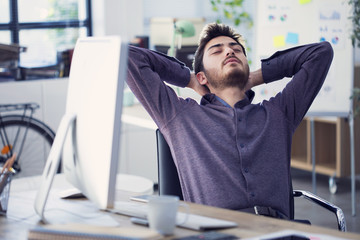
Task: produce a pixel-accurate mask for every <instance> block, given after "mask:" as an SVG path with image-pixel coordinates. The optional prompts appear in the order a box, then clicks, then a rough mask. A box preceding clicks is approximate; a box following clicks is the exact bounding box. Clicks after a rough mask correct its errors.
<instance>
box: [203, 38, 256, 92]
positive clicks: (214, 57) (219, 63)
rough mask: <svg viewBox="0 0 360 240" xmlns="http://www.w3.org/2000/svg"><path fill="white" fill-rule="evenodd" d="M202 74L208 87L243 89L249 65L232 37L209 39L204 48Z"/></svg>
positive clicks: (247, 76)
mask: <svg viewBox="0 0 360 240" xmlns="http://www.w3.org/2000/svg"><path fill="white" fill-rule="evenodd" d="M203 64H204V75H205V78H206V80H207V83H208V85H209V88H210V89H211V88H214V89H215V88H216V89H220V90H221V89H224V88H227V87H239V88H240V89H243V88H244V86H245V85H246V83H247V81H248V78H249V65H248V61H247V58H246V56H245V53H244V52H243V49H242V47H241V46H240V45H239V44H238V43H237V42H236V41H235V40H234V39H232V38H230V37H225V36H219V37H216V38H213V39H211V40H210V41H209V42H208V43H207V44H206V46H205V49H204V57H203Z"/></svg>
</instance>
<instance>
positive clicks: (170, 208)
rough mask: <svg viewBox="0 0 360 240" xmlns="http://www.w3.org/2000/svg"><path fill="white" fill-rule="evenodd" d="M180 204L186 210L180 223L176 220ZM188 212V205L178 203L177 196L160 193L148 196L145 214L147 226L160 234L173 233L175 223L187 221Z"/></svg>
mask: <svg viewBox="0 0 360 240" xmlns="http://www.w3.org/2000/svg"><path fill="white" fill-rule="evenodd" d="M180 205H181V206H184V207H186V211H187V212H186V215H185V217H184V219H183V221H182V222H181V223H179V222H177V221H176V215H177V211H178V208H179V206H180ZM188 212H189V206H188V205H187V204H185V203H180V202H179V197H177V196H170V195H162V196H151V197H149V202H148V214H147V218H148V221H149V226H150V228H151V229H154V230H156V231H157V232H159V233H160V234H163V235H171V234H173V233H174V229H175V225H176V224H184V223H185V222H186V221H187V218H188V215H189V213H188Z"/></svg>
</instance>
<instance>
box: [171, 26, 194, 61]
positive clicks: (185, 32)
mask: <svg viewBox="0 0 360 240" xmlns="http://www.w3.org/2000/svg"><path fill="white" fill-rule="evenodd" d="M193 36H195V27H194V24H192V22H190V21H187V20H179V21H176V20H175V21H174V31H173V37H172V43H171V46H170V49H169V50H170V51H169V53H168V55H169V56H172V57H174V56H175V40H176V38H177V37H180V40H179V42H178V47H177V48H179V49H180V48H181V39H182V38H183V37H185V38H186V37H193Z"/></svg>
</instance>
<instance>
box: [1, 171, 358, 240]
mask: <svg viewBox="0 0 360 240" xmlns="http://www.w3.org/2000/svg"><path fill="white" fill-rule="evenodd" d="M39 181H40V178H39V177H30V178H23V179H16V180H14V181H13V182H12V186H11V194H10V202H9V207H8V213H7V216H6V217H0V239H10V240H11V239H26V238H27V233H28V230H29V229H31V228H33V227H34V226H36V225H39V224H41V223H40V222H39V220H40V219H39V217H38V216H37V215H36V214H35V211H34V208H33V205H34V198H35V195H36V189H37V188H38V186H39ZM69 187H71V186H70V185H69V184H68V183H67V182H65V181H64V178H63V176H61V175H57V176H56V177H55V180H54V183H53V187H52V190H51V192H50V195H49V200H48V203H47V207H46V210H45V216H46V218H47V220H48V221H49V222H50V223H52V224H55V223H71V222H76V223H86V224H96V225H105V226H123V227H133V228H143V227H142V226H138V225H134V224H132V223H131V222H130V221H129V217H126V216H122V215H116V214H112V213H109V212H105V211H100V210H98V209H97V208H96V207H95V206H94V205H93V204H92V203H91V202H90V201H88V200H86V199H78V200H63V199H60V198H59V195H58V194H59V192H61V191H62V190H64V189H67V188H69ZM139 189H140V188H139ZM119 193H120V192H119ZM117 197H121V196H117ZM122 197H124V196H122ZM189 205H190V212H191V213H194V214H199V215H203V216H209V217H216V218H221V219H224V220H229V221H234V222H237V223H238V227H237V228H231V229H226V230H222V232H226V233H231V234H234V235H236V236H239V237H241V238H246V237H256V236H259V235H263V234H267V233H271V232H277V231H280V230H284V229H292V230H297V231H304V232H309V233H321V234H327V235H331V236H337V237H342V238H345V239H360V235H358V234H353V233H342V232H339V231H337V230H332V229H327V228H321V227H316V226H308V225H304V224H299V223H295V222H289V221H282V220H278V219H272V218H267V217H262V216H256V215H252V214H247V213H242V212H238V211H231V210H226V209H220V208H214V207H208V206H204V205H197V204H189ZM198 233H199V232H195V231H191V230H187V229H183V228H176V229H175V233H174V236H171V237H169V238H174V237H184V236H189V235H194V234H198Z"/></svg>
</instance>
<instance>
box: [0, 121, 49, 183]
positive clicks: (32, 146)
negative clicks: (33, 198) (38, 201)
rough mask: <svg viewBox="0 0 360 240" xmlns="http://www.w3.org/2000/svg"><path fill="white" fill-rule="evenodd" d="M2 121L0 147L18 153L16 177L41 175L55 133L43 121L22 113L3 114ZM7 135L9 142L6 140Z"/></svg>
mask: <svg viewBox="0 0 360 240" xmlns="http://www.w3.org/2000/svg"><path fill="white" fill-rule="evenodd" d="M2 123H3V125H2V126H0V128H1V135H2V139H1V142H0V149H5V151H4V152H6V150H8V149H9V148H12V152H13V153H16V154H17V155H18V156H17V162H16V163H17V164H16V166H15V167H14V168H15V169H16V170H18V172H17V174H16V175H15V177H27V176H34V175H41V174H42V172H43V169H44V166H45V163H46V160H47V157H48V155H49V152H50V148H51V145H52V143H53V141H54V138H55V133H54V132H53V131H52V130H51V129H50V128H49V127H48V126H47V125H46V124H44V123H43V122H41V121H39V120H37V119H34V118H29V117H26V116H22V115H8V116H3V117H2ZM5 135H6V138H7V141H8V142H7V143H5V142H4V138H3V136H5ZM15 141H16V142H15ZM9 145H10V147H9ZM4 152H2V154H3V153H4ZM2 157H3V158H5V157H6V158H7V157H8V156H6V155H5V156H4V155H2Z"/></svg>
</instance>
